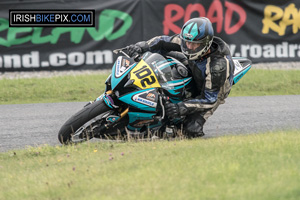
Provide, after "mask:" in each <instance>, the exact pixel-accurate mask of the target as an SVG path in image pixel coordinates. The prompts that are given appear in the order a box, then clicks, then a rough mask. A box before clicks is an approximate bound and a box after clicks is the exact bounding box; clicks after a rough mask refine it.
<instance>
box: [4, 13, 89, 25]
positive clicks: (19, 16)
mask: <svg viewBox="0 0 300 200" xmlns="http://www.w3.org/2000/svg"><path fill="white" fill-rule="evenodd" d="M9 26H10V27H46V26H53V27H54V26H55V27H94V26H95V10H9Z"/></svg>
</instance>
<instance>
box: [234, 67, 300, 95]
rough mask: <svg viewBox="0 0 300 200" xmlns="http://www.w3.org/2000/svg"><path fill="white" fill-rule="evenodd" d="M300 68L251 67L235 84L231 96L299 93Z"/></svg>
mask: <svg viewBox="0 0 300 200" xmlns="http://www.w3.org/2000/svg"><path fill="white" fill-rule="evenodd" d="M299 77H300V70H262V69H251V70H250V71H249V72H248V73H247V74H246V75H245V76H244V77H243V78H242V79H241V81H240V82H238V83H237V85H235V86H233V87H232V91H231V93H230V95H231V96H266V95H299V94H300V78H299Z"/></svg>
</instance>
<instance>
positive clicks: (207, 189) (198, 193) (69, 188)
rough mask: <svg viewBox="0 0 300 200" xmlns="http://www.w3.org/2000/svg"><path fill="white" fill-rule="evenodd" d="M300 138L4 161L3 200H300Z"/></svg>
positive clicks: (94, 147)
mask: <svg viewBox="0 0 300 200" xmlns="http://www.w3.org/2000/svg"><path fill="white" fill-rule="evenodd" d="M299 166H300V137H299V131H287V132H273V133H265V134H251V135H239V136H223V137H218V138H209V139H194V140H178V141H156V142H137V143H134V142H127V143H98V142H93V143H84V144H80V145H76V146H62V147H60V146H56V147H50V146H44V147H35V148H34V147H29V148H28V149H25V150H18V151H10V152H6V153H1V154H0V180H1V182H0V190H1V193H0V199H1V200H2V199H5V200H10V199H13V200H15V199H22V200H26V199H30V200H32V199H38V200H42V199H72V200H76V199H89V200H93V199H126V200H127V199H139V200H140V199H163V200H168V199H172V200H173V199H184V200H186V199H192V200H194V199H212V200H213V199H216V200H219V199H222V200H226V199H228V200H235V199H236V200H241V199H244V200H247V199H249V200H253V199H256V200H274V199H295V200H296V199H299V198H300V182H299V179H300V168H299Z"/></svg>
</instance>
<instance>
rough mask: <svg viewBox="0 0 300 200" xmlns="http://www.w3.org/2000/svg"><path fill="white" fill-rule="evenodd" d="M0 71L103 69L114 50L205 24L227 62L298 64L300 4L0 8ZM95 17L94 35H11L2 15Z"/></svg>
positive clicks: (121, 1) (146, 1)
mask: <svg viewBox="0 0 300 200" xmlns="http://www.w3.org/2000/svg"><path fill="white" fill-rule="evenodd" d="M0 6H1V7H0V71H1V72H6V71H39V70H70V69H72V70H74V69H80V70H83V69H110V68H112V65H113V62H114V60H115V59H116V58H117V55H114V54H113V52H112V51H113V50H114V49H118V48H121V47H125V46H127V45H129V44H133V43H136V42H138V41H142V40H149V39H151V38H152V37H155V36H157V35H174V34H178V33H180V30H181V27H182V25H183V24H184V22H186V21H187V20H189V19H190V18H194V17H199V16H201V17H207V18H209V19H210V20H211V22H212V23H213V27H214V30H215V35H216V36H219V37H221V38H222V39H223V40H225V41H226V42H227V43H228V44H229V46H230V50H231V53H232V55H233V56H235V57H240V56H242V57H248V58H249V59H251V60H252V61H253V63H257V62H279V61H281V62H290V61H300V40H299V38H300V37H299V36H300V33H299V32H298V31H299V29H300V25H299V20H300V17H299V16H300V15H299V13H300V2H294V1H292V0H286V1H281V0H272V1H271V0H270V1H264V2H261V1H260V0H252V1H239V0H214V1H205V0H198V1H182V0H172V1H171V0H163V1H155V0H111V1H104V0H86V1H84V0H77V1H72V0H65V1H59V2H58V1H51V0H47V1H39V2H22V1H16V0H14V1H13V0H12V1H10V2H9V3H8V1H6V2H4V3H2V2H0ZM12 9H13V10H22V9H23V10H24V9H29V10H47V9H48V10H74V9H81V10H95V27H10V26H9V10H12Z"/></svg>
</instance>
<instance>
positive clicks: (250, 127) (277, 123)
mask: <svg viewBox="0 0 300 200" xmlns="http://www.w3.org/2000/svg"><path fill="white" fill-rule="evenodd" d="M85 104H86V102H76V103H51V104H19V105H0V152H5V151H9V150H13V149H21V148H26V147H27V146H38V145H42V144H49V145H53V146H54V145H59V142H58V140H57V133H58V131H59V129H60V127H61V126H62V124H63V123H64V122H65V121H66V120H67V119H68V118H69V117H70V116H71V115H73V114H74V113H75V112H77V111H78V110H80V109H81V108H82V107H83V106H84V105H85ZM290 129H297V130H299V133H300V95H287V96H259V97H229V98H227V99H226V103H225V104H224V105H221V106H220V107H219V108H218V109H217V111H216V112H215V114H214V115H213V116H212V117H210V118H209V120H208V121H207V123H206V124H205V126H204V132H205V133H206V136H205V137H206V138H208V137H218V136H222V135H233V134H249V133H260V132H265V131H272V130H290Z"/></svg>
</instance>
